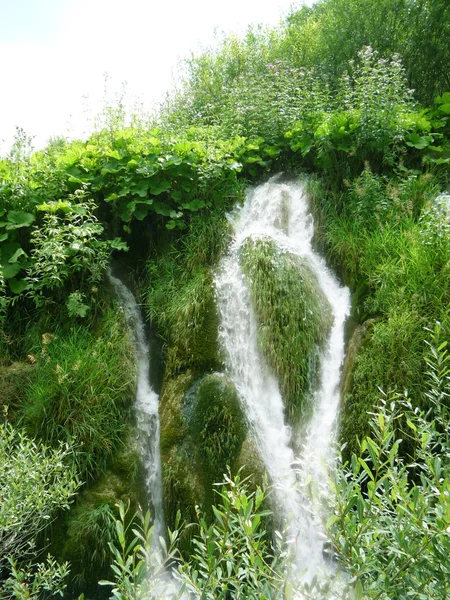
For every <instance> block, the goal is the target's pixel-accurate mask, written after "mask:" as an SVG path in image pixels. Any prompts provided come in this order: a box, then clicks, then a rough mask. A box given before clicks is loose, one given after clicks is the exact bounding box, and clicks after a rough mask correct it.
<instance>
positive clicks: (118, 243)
mask: <svg viewBox="0 0 450 600" xmlns="http://www.w3.org/2000/svg"><path fill="white" fill-rule="evenodd" d="M110 243H111V248H112V249H113V250H120V251H123V252H128V244H127V243H126V242H124V241H123V240H122V239H121V238H120V237H116V238H114V239H113V240H111V242H110Z"/></svg>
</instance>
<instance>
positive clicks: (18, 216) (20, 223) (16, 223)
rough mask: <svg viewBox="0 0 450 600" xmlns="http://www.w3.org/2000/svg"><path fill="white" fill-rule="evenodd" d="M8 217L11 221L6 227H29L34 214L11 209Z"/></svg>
mask: <svg viewBox="0 0 450 600" xmlns="http://www.w3.org/2000/svg"><path fill="white" fill-rule="evenodd" d="M7 219H8V221H9V223H8V225H7V226H6V229H19V227H29V226H30V225H31V223H32V222H33V221H34V215H32V214H31V213H28V212H24V211H23V210H10V211H9V212H8V216H7Z"/></svg>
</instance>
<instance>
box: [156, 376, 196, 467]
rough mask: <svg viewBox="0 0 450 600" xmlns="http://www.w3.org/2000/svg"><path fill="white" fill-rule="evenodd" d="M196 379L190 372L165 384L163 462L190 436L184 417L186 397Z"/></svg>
mask: <svg viewBox="0 0 450 600" xmlns="http://www.w3.org/2000/svg"><path fill="white" fill-rule="evenodd" d="M193 381H194V378H193V376H192V373H191V372H190V371H188V372H187V373H184V374H183V375H179V376H178V377H176V378H172V379H167V380H166V381H165V382H164V385H163V389H162V391H161V397H160V401H159V419H160V430H161V434H160V448H161V457H162V459H163V461H164V460H165V458H166V454H167V453H169V452H170V450H171V449H172V447H173V446H176V445H178V444H181V443H182V442H183V440H184V439H185V438H186V436H187V435H188V426H187V424H186V420H185V418H184V416H183V412H182V409H183V402H184V396H185V394H186V392H187V391H188V389H189V388H190V387H191V385H192V383H193Z"/></svg>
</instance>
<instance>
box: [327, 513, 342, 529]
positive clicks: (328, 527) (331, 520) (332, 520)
mask: <svg viewBox="0 0 450 600" xmlns="http://www.w3.org/2000/svg"><path fill="white" fill-rule="evenodd" d="M338 519H339V517H338V516H337V515H331V517H329V519H328V521H327V523H326V525H325V529H330V527H331V526H332V525H334V523H336V521H337V520H338Z"/></svg>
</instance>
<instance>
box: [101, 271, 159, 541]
mask: <svg viewBox="0 0 450 600" xmlns="http://www.w3.org/2000/svg"><path fill="white" fill-rule="evenodd" d="M109 280H110V282H111V284H112V285H113V287H114V290H115V292H116V295H117V298H118V300H119V302H120V304H121V306H122V309H123V311H124V313H125V317H126V319H127V321H128V322H129V323H130V326H131V327H133V329H134V340H135V350H136V360H137V391H136V401H135V414H136V422H137V428H138V440H139V446H140V454H141V457H142V460H143V464H144V469H145V483H146V489H147V495H148V498H149V499H150V503H151V508H152V516H153V526H154V529H153V540H154V543H159V542H158V540H159V537H160V536H162V535H163V534H164V510H163V489H162V477H161V456H160V451H159V415H158V404H159V397H158V395H157V394H156V393H155V392H154V391H153V390H152V387H151V385H150V380H149V346H148V342H147V336H146V333H145V326H144V321H143V320H142V315H141V311H140V309H139V306H138V305H137V302H136V299H135V297H134V295H133V294H132V293H131V291H130V290H129V289H128V288H127V287H126V286H125V285H124V284H123V283H122V282H121V281H120V279H117V277H114V276H113V275H111V274H109Z"/></svg>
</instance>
